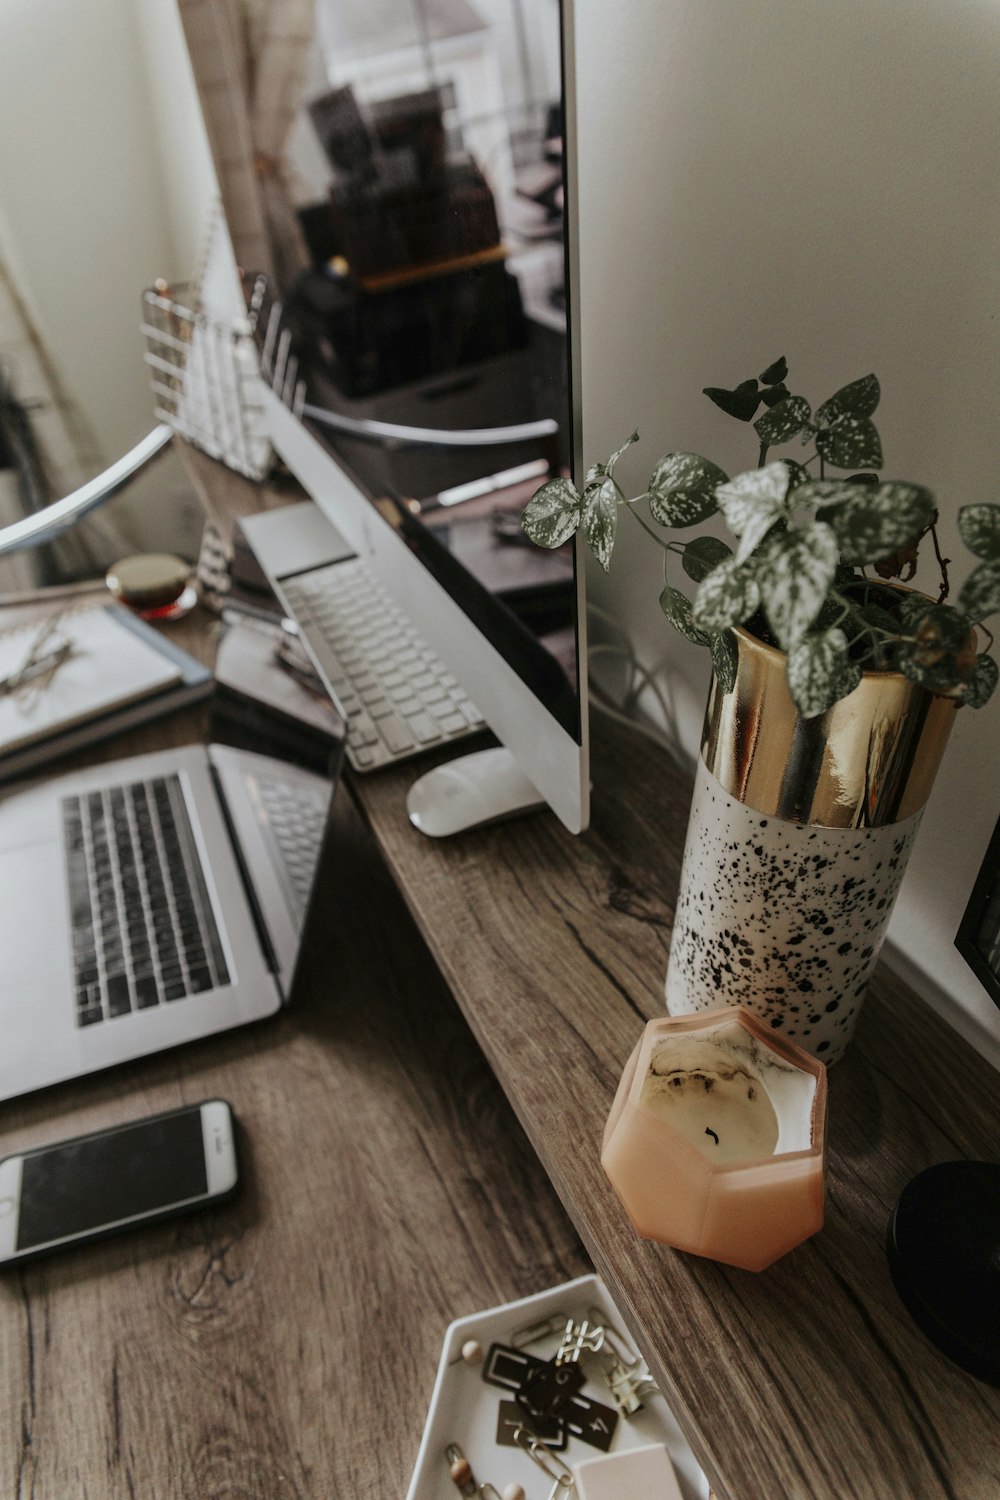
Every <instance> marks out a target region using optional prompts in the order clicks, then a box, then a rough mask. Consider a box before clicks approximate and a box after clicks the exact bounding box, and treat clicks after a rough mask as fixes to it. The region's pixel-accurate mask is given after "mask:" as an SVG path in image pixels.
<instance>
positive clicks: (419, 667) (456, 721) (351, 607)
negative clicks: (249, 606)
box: [282, 559, 483, 771]
mask: <svg viewBox="0 0 1000 1500" xmlns="http://www.w3.org/2000/svg"><path fill="white" fill-rule="evenodd" d="M282 590H283V592H284V594H285V597H286V599H287V601H288V606H289V608H290V609H291V611H292V613H293V615H294V616H295V619H296V621H297V623H298V625H299V629H300V631H301V633H302V635H303V637H304V639H305V640H306V642H307V644H308V645H309V647H310V649H311V651H312V653H313V655H314V657H315V659H316V661H317V663H318V665H319V668H320V671H321V672H322V674H323V676H324V677H325V678H326V680H327V682H328V683H329V685H330V687H331V688H332V689H333V692H334V694H335V696H336V698H337V700H338V703H339V705H340V707H341V710H342V711H343V714H344V717H345V718H346V720H347V724H348V730H347V746H346V750H347V758H348V760H349V761H350V763H351V765H352V766H353V767H354V769H355V770H356V771H373V770H375V769H376V768H377V767H378V766H384V765H387V764H389V763H391V762H394V761H397V760H405V759H407V758H408V757H409V756H411V755H418V754H419V753H420V752H421V751H422V750H429V749H431V748H432V747H433V746H435V745H440V744H443V743H445V742H446V741H450V740H454V739H461V738H462V737H463V736H465V735H469V734H473V733H475V731H476V730H478V729H482V728H483V717H482V715H481V714H480V712H479V710H478V709H477V708H476V706H475V704H474V703H473V702H472V701H471V699H470V698H469V697H468V695H467V694H466V693H465V692H464V691H463V689H462V688H461V687H459V685H458V683H457V682H456V680H455V678H454V677H453V676H452V675H451V673H450V672H449V671H448V670H447V668H446V667H445V665H444V663H443V662H442V661H441V660H440V658H439V657H438V656H436V655H435V654H434V652H433V651H431V649H430V647H429V646H428V645H427V643H426V642H425V641H424V640H422V639H421V637H420V636H418V635H417V633H416V631H415V630H414V629H413V627H412V625H410V623H409V621H408V620H407V619H406V617H405V615H404V614H403V613H402V611H401V610H400V609H399V608H398V606H397V605H396V604H395V603H394V602H393V601H392V599H391V598H390V597H389V595H388V594H387V593H385V591H384V590H383V589H382V588H381V587H380V585H379V584H378V582H377V581H376V580H375V578H373V576H372V574H371V573H370V572H369V570H368V569H367V567H366V566H365V564H364V563H363V562H362V561H361V560H360V559H353V560H351V561H348V562H338V563H331V564H330V566H329V567H326V568H317V569H315V570H313V571H312V572H310V573H308V574H303V575H301V576H300V577H298V578H294V579H286V580H284V581H283V583H282Z"/></svg>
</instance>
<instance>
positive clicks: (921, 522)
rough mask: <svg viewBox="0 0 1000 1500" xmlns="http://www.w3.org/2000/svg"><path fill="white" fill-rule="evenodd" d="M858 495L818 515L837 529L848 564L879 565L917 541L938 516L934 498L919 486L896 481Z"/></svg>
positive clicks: (860, 487)
mask: <svg viewBox="0 0 1000 1500" xmlns="http://www.w3.org/2000/svg"><path fill="white" fill-rule="evenodd" d="M854 488H855V493H854V494H853V495H852V496H849V497H847V498H845V499H840V500H837V501H836V502H835V503H834V504H832V505H826V506H824V507H823V508H822V509H821V510H820V511H819V512H818V513H817V514H818V518H819V519H820V520H822V521H825V522H826V523H827V524H828V525H829V526H830V527H831V529H832V530H833V532H834V534H835V536H836V538H837V541H838V542H839V543H840V553H841V557H842V559H843V561H844V562H847V563H870V562H877V561H878V559H879V558H882V557H888V556H889V555H890V554H891V553H893V552H896V551H898V550H899V548H900V547H905V546H906V544H907V543H908V542H913V541H915V540H916V538H917V537H918V536H919V535H920V533H921V532H922V531H923V530H924V528H925V527H926V526H927V525H928V524H929V523H930V522H931V520H932V519H933V517H934V497H933V495H932V494H931V492H930V490H925V489H924V488H923V487H922V486H921V485H919V484H904V483H901V482H899V481H892V482H889V483H886V484H880V485H879V486H878V488H877V489H871V488H870V487H869V486H866V485H856V486H855V487H854Z"/></svg>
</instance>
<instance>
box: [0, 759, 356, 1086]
mask: <svg viewBox="0 0 1000 1500" xmlns="http://www.w3.org/2000/svg"><path fill="white" fill-rule="evenodd" d="M332 790H333V781H332V779H331V777H323V776H317V775H315V774H314V773H312V772H308V771H303V770H300V769H298V768H296V767H292V766H289V765H286V764H285V763H284V762H282V761H277V760H274V759H273V758H271V757H269V756H262V755H258V754H255V753H251V752H249V751H243V750H235V749H231V748H229V747H226V746H220V745H211V746H201V745H191V746H185V747H182V748H181V749H173V750H167V751H162V752H157V753H155V754H152V755H142V756H134V757H131V758H129V759H127V760H119V761H110V762H107V763H105V764H104V765H100V766H96V767H93V768H91V769H89V770H85V771H79V772H73V773H71V774H69V775H65V776H59V777H55V778H53V779H51V780H47V781H43V782H36V783H32V784H31V785H30V786H27V787H25V788H24V789H23V790H20V791H15V792H11V793H8V794H7V795H6V796H5V797H4V798H3V799H0V951H2V953H3V955H4V965H3V966H4V983H3V985H2V987H0V1036H2V1038H3V1040H2V1043H0V1099H6V1098H11V1097H14V1096H16V1095H19V1094H24V1093H28V1092H30V1091H32V1090H34V1089H38V1088H42V1087H43V1086H45V1085H47V1084H52V1083H57V1082H60V1081H62V1080H65V1079H69V1078H76V1077H78V1076H79V1075H81V1074H84V1073H88V1072H91V1071H93V1070H95V1069H98V1068H104V1067H108V1066H110V1065H112V1064H114V1063H119V1062H124V1061H126V1060H128V1059H130V1058H134V1057H139V1056H143V1055H145V1054H149V1053H153V1052H159V1051H162V1050H163V1049H164V1048H166V1047H172V1046H175V1045H177V1044H178V1043H181V1042H186V1041H191V1040H194V1039H195V1038H199V1037H204V1036H208V1035H210V1034H211V1033H213V1032H218V1031H222V1030H226V1029H228V1028H230V1027H234V1026H240V1025H243V1024H245V1023H247V1022H249V1021H253V1020H256V1019H260V1018H263V1017H264V1016H269V1015H273V1014H274V1013H275V1012H276V1011H277V1010H279V1009H280V1008H281V1006H282V1005H284V1004H285V1003H286V1002H287V1000H288V998H289V995H290V993H291V988H292V983H293V979H294V974H295V969H296V965H297V961H298V954H299V948H300V946H301V945H300V939H301V935H302V931H303V927H304V923H305V917H306V913H307V911H308V908H309V903H310V900H311V896H312V888H313V884H314V877H315V873H316V869H317V867H318V860H319V852H320V848H321V845H322V838H323V833H324V830H325V827H326V822H327V818H328V814H329V808H330V804H331V800H332Z"/></svg>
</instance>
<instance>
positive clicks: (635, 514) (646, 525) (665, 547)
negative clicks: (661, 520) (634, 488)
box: [624, 495, 673, 552]
mask: <svg viewBox="0 0 1000 1500" xmlns="http://www.w3.org/2000/svg"><path fill="white" fill-rule="evenodd" d="M647 498H648V497H647V496H646V495H636V497H635V499H634V500H626V501H625V502H624V505H625V509H626V510H627V511H628V513H629V515H630V516H632V517H634V519H635V520H636V521H638V523H639V525H640V526H641V527H642V529H643V531H646V532H648V533H649V535H650V536H651V537H652V538H653V541H654V542H655V543H656V544H657V546H658V547H662V548H663V550H664V552H670V551H672V550H673V549H672V548H671V546H670V543H669V542H665V541H664V540H663V538H662V537H661V536H658V535H657V533H656V532H655V531H654V530H653V528H652V526H650V525H649V523H648V521H644V520H643V519H642V517H641V516H640V514H639V512H638V511H637V510H633V509H632V507H633V506H634V505H637V504H638V502H639V501H640V500H645V499H647Z"/></svg>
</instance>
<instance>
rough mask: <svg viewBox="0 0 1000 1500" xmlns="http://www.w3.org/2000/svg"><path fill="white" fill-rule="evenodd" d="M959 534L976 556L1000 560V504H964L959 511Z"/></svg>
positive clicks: (987, 560)
mask: <svg viewBox="0 0 1000 1500" xmlns="http://www.w3.org/2000/svg"><path fill="white" fill-rule="evenodd" d="M958 534H959V536H960V537H961V538H962V541H963V542H964V543H965V545H966V546H967V547H968V549H969V551H970V552H973V553H975V555H976V557H982V558H984V559H985V561H986V562H1000V505H989V504H982V505H963V506H962V507H961V508H960V510H959V512H958Z"/></svg>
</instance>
